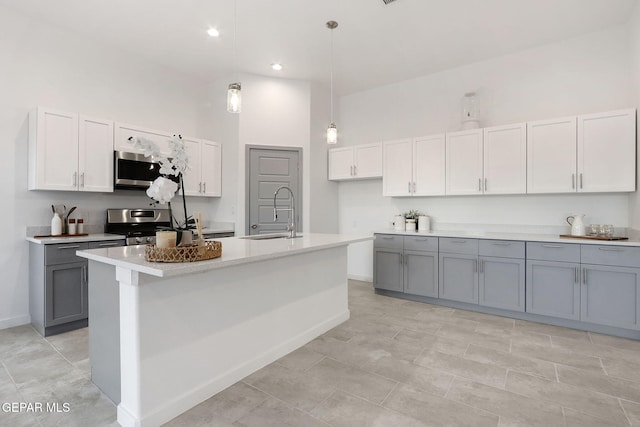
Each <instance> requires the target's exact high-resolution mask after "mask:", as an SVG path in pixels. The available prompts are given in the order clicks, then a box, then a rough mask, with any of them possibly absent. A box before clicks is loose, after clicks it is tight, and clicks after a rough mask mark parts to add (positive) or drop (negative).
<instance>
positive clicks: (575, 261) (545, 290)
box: [526, 242, 580, 320]
mask: <svg viewBox="0 0 640 427" xmlns="http://www.w3.org/2000/svg"><path fill="white" fill-rule="evenodd" d="M579 279H580V245H576V244H566V243H559V244H557V243H542V242H527V295H526V297H527V312H529V313H534V314H542V315H545V316H554V317H559V318H563V319H572V320H579V319H580V280H579Z"/></svg>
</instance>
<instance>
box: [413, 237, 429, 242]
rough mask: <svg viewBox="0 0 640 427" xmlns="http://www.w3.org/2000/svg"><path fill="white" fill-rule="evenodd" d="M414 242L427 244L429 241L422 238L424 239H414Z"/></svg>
mask: <svg viewBox="0 0 640 427" xmlns="http://www.w3.org/2000/svg"><path fill="white" fill-rule="evenodd" d="M414 240H415V241H416V242H427V241H429V239H428V238H424V239H414Z"/></svg>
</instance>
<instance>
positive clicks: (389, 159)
mask: <svg viewBox="0 0 640 427" xmlns="http://www.w3.org/2000/svg"><path fill="white" fill-rule="evenodd" d="M412 162H413V141H412V140H411V139H397V140H393V141H384V142H383V143H382V195H383V196H411V195H412V187H413V185H412V184H413V172H412Z"/></svg>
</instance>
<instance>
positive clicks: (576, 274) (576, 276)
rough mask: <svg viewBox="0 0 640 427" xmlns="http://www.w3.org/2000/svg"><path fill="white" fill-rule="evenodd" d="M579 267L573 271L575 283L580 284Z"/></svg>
mask: <svg viewBox="0 0 640 427" xmlns="http://www.w3.org/2000/svg"><path fill="white" fill-rule="evenodd" d="M578 275H579V274H578V267H575V268H574V269H573V283H578Z"/></svg>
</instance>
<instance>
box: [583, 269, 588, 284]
mask: <svg viewBox="0 0 640 427" xmlns="http://www.w3.org/2000/svg"><path fill="white" fill-rule="evenodd" d="M582 284H583V285H586V284H587V269H586V268H583V269H582Z"/></svg>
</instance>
